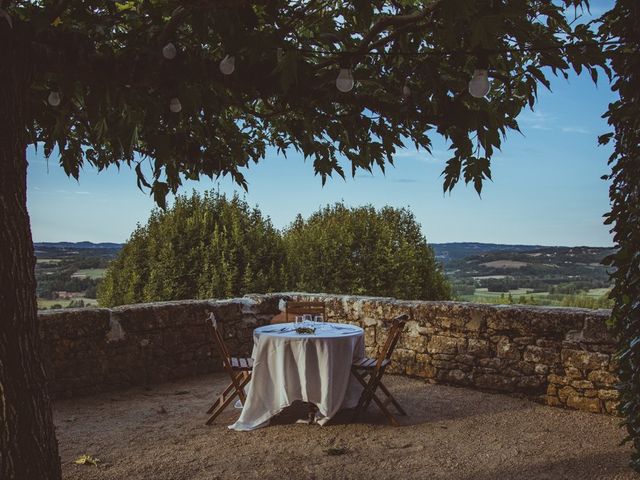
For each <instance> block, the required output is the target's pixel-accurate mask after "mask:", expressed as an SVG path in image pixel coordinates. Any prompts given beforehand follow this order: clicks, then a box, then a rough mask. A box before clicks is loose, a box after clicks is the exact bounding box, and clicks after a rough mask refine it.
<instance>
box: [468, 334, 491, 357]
mask: <svg viewBox="0 0 640 480" xmlns="http://www.w3.org/2000/svg"><path fill="white" fill-rule="evenodd" d="M467 353H470V354H471V355H475V356H477V357H486V356H488V355H489V354H490V353H491V346H490V344H489V342H488V341H487V340H480V339H477V338H470V339H469V341H468V342H467Z"/></svg>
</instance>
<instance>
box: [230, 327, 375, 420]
mask: <svg viewBox="0 0 640 480" xmlns="http://www.w3.org/2000/svg"><path fill="white" fill-rule="evenodd" d="M253 341H254V345H253V353H252V355H251V356H252V358H253V360H254V363H253V374H252V377H251V382H250V383H249V386H248V389H247V400H246V403H245V405H244V407H243V408H242V413H241V414H240V418H239V419H238V421H237V422H236V423H234V424H233V425H230V426H229V428H231V429H233V430H253V429H255V428H260V427H263V426H266V425H268V421H269V419H270V418H271V417H273V416H274V415H276V414H277V413H279V412H280V411H281V410H282V409H283V408H285V407H287V406H289V405H291V404H292V403H293V402H294V401H296V400H302V401H305V402H310V403H313V404H315V405H316V406H317V407H318V411H319V415H318V423H319V424H321V425H323V424H324V423H326V422H327V421H329V420H330V419H331V417H333V416H334V415H335V414H336V413H337V412H338V410H340V409H341V408H351V407H355V406H356V405H357V404H358V399H359V397H360V393H361V392H362V387H361V386H360V384H359V383H358V382H357V380H356V379H355V378H354V377H353V376H351V374H350V372H351V364H352V362H353V360H356V359H358V358H362V357H363V356H364V331H363V330H362V329H361V328H360V327H356V326H353V325H345V324H334V323H323V324H318V325H317V326H316V332H315V333H314V334H310V335H301V334H298V333H296V332H295V330H294V325H293V324H292V323H282V324H276V325H266V326H264V327H260V328H256V329H255V330H254V334H253Z"/></svg>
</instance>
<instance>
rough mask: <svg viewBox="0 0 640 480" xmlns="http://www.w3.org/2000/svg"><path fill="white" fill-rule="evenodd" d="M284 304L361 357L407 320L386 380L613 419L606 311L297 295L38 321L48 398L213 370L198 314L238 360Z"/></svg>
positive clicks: (213, 356)
mask: <svg viewBox="0 0 640 480" xmlns="http://www.w3.org/2000/svg"><path fill="white" fill-rule="evenodd" d="M288 298H295V299H297V300H305V299H307V300H323V301H325V303H326V304H327V316H328V317H329V320H331V321H337V322H346V323H352V324H357V325H360V326H362V327H363V328H364V329H365V340H366V346H367V353H368V354H369V355H374V354H375V352H376V350H377V348H378V347H379V346H380V345H381V344H382V343H383V342H384V340H385V338H386V334H387V326H386V325H385V323H384V320H385V319H390V318H393V317H394V316H396V315H399V314H402V313H406V314H408V315H409V321H408V322H407V326H406V329H405V332H404V334H403V337H402V338H401V340H400V343H399V344H398V346H397V348H396V352H395V362H394V364H393V370H392V371H393V372H394V373H399V374H405V375H410V376H414V377H420V378H424V379H426V380H428V381H430V382H434V383H447V384H453V385H461V386H466V387H471V388H480V389H487V390H494V391H501V392H507V393H516V394H522V395H525V396H527V397H529V398H532V399H535V400H537V401H541V402H544V403H547V404H549V405H554V406H565V407H569V408H577V409H581V410H587V411H590V412H597V413H599V412H602V413H613V412H614V411H615V407H616V402H617V392H616V391H615V390H614V385H615V383H616V381H617V378H616V376H615V374H614V372H615V369H616V365H615V361H614V360H613V353H614V351H615V342H614V340H613V338H611V337H610V336H609V334H608V332H607V329H606V321H607V319H608V317H609V314H610V312H609V311H607V310H597V311H594V310H585V309H569V308H545V307H521V306H501V305H478V304H471V303H455V302H422V301H399V300H394V299H390V298H371V297H352V296H333V295H320V294H318V295H310V294H299V293H290V294H273V295H251V296H247V297H245V298H243V299H233V300H225V301H215V300H211V301H185V302H167V303H156V304H143V305H129V306H124V307H118V308H114V309H78V310H63V311H55V312H41V313H40V319H41V325H42V335H43V337H44V345H45V347H46V351H45V355H46V356H47V358H48V361H47V367H48V374H49V379H50V382H51V389H52V391H53V392H54V394H55V395H56V396H73V395H82V394H87V393H92V392H96V391H104V390H110V389H116V388H122V387H124V386H128V385H140V384H142V385H144V384H146V383H155V382H160V381H165V380H170V379H173V378H180V377H183V376H187V375H194V374H199V373H205V372H211V371H214V370H218V369H219V368H220V361H219V358H218V357H217V352H215V350H214V349H213V347H212V345H211V342H209V340H208V336H207V330H206V325H205V318H206V314H207V312H214V313H215V314H216V316H217V318H218V319H219V320H220V322H221V323H222V325H223V328H224V334H225V338H226V340H227V342H228V345H229V348H230V350H231V351H232V352H234V354H243V355H247V354H249V353H250V351H251V346H252V331H253V329H254V328H255V327H257V326H260V325H263V324H266V323H268V322H269V321H270V320H271V318H272V317H273V316H274V315H276V314H277V313H279V311H280V310H279V306H281V305H282V302H281V300H283V299H288Z"/></svg>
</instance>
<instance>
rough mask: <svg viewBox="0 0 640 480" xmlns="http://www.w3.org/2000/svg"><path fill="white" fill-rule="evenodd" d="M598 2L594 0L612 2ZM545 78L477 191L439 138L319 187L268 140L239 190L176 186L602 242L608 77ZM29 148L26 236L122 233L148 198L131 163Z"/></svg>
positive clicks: (282, 208)
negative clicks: (387, 209)
mask: <svg viewBox="0 0 640 480" xmlns="http://www.w3.org/2000/svg"><path fill="white" fill-rule="evenodd" d="M594 3H595V4H596V5H595V6H596V8H599V7H601V6H600V5H599V4H606V3H609V2H594ZM598 13H600V12H598ZM552 90H553V91H552V92H548V91H543V90H541V91H540V97H539V102H538V104H537V106H536V109H535V111H534V112H530V111H527V112H525V113H523V114H522V115H521V117H520V118H519V122H520V125H521V129H522V132H523V135H520V134H518V133H517V132H511V133H510V134H509V135H508V137H507V139H506V141H505V142H504V144H503V148H502V151H499V152H496V154H495V155H494V158H493V162H492V173H493V182H487V183H486V184H485V186H484V189H483V192H482V198H479V197H478V196H477V194H476V193H475V190H474V189H473V187H472V186H471V185H469V186H468V187H467V186H465V185H464V184H462V183H461V184H460V185H458V186H457V187H456V188H455V189H454V190H453V192H452V194H451V195H449V194H447V195H443V193H442V178H441V177H440V173H441V172H442V169H443V167H444V162H445V161H446V160H447V159H448V158H449V157H448V154H447V146H446V145H445V143H444V142H443V141H442V140H441V139H437V138H436V139H434V145H435V148H434V152H433V155H429V154H428V153H426V152H416V151H415V150H413V149H405V150H402V151H400V152H399V153H398V154H397V156H396V166H395V168H394V167H389V168H388V169H387V172H386V174H382V173H381V172H380V171H375V172H374V174H373V175H368V174H364V173H360V174H358V175H357V176H356V177H355V178H350V177H348V178H347V179H346V180H342V179H341V178H339V177H336V178H334V179H332V180H329V181H328V182H327V184H326V185H325V186H324V187H322V185H321V181H320V177H317V176H314V173H313V166H312V162H311V161H307V162H304V161H303V158H302V157H301V156H300V155H296V154H295V153H293V152H292V153H291V154H289V156H288V158H286V159H285V158H284V157H282V156H278V155H276V154H275V152H270V153H269V154H268V155H267V158H266V159H265V160H264V161H262V162H261V163H259V164H258V165H254V166H252V167H251V168H250V169H249V170H248V171H247V172H246V176H247V179H248V181H249V191H248V193H246V194H245V193H244V192H243V191H242V190H241V189H238V188H237V187H234V185H233V184H232V183H231V181H230V180H228V179H221V180H219V181H211V180H206V181H201V182H199V183H195V182H188V183H187V184H185V186H184V187H183V189H182V191H181V192H182V193H189V192H190V191H191V190H192V189H194V188H195V189H196V190H199V191H204V190H206V189H212V188H214V189H219V190H220V191H221V192H227V193H232V192H233V191H234V190H237V191H238V192H239V193H241V195H243V196H244V197H245V199H246V200H247V202H249V203H250V204H251V205H258V206H259V207H260V209H261V211H262V212H263V213H264V214H266V215H268V216H269V217H270V218H271V220H272V221H273V223H274V225H275V226H276V227H278V228H284V227H286V226H287V225H288V224H289V223H290V222H291V221H292V220H293V218H294V217H295V215H296V214H297V213H301V214H302V215H303V216H308V215H309V214H311V213H312V212H313V211H315V210H317V209H318V208H319V207H321V206H324V205H326V204H328V203H334V202H336V201H344V202H345V203H346V204H348V205H352V206H357V205H365V204H372V205H374V206H376V207H382V206H384V205H392V206H396V207H408V208H409V209H411V210H412V211H413V212H414V214H415V216H416V219H417V220H418V222H419V223H420V224H421V225H422V229H423V232H424V234H425V236H426V237H427V240H428V241H429V242H433V243H440V242H454V241H456V242H462V241H477V242H491V243H510V244H511V243H520V244H538V245H590V246H610V245H611V244H612V240H611V235H610V233H609V229H608V227H606V226H604V225H603V224H602V215H603V214H604V213H605V212H606V211H608V209H609V200H608V187H609V185H608V182H606V181H603V180H601V179H600V177H601V176H602V175H603V174H606V173H607V172H608V167H607V159H608V157H609V155H610V153H611V147H610V146H608V147H598V146H597V136H598V135H599V134H602V133H605V132H607V131H609V129H608V126H607V125H606V121H605V120H603V119H602V118H600V117H601V115H602V113H603V112H604V111H606V109H607V105H608V104H609V103H610V102H611V101H613V100H615V98H616V97H615V95H614V94H613V93H612V92H611V90H610V89H609V86H608V84H607V83H606V81H601V82H600V83H599V85H598V86H597V87H596V86H594V85H593V83H592V82H591V80H590V79H589V78H588V77H587V76H585V75H582V76H580V77H577V76H575V75H572V76H571V77H570V79H569V81H568V82H567V81H565V80H564V79H554V80H553V81H552ZM27 157H28V160H29V171H28V200H27V201H28V208H29V213H30V215H31V228H32V232H33V238H34V241H81V240H89V241H93V242H103V241H109V242H124V241H126V240H127V238H128V237H129V235H130V234H131V232H132V231H133V229H134V228H135V226H136V223H144V222H145V221H146V220H147V218H148V216H149V213H150V211H151V209H152V208H153V207H154V204H153V201H152V199H151V198H150V197H149V196H148V195H146V194H145V193H143V192H141V191H140V190H138V189H137V187H136V182H135V174H134V173H133V172H132V171H130V170H129V169H127V168H124V169H121V170H119V171H118V170H117V169H116V168H109V169H108V170H106V171H103V172H101V173H99V174H98V172H97V170H95V169H93V168H89V167H87V168H85V169H84V170H82V171H81V174H80V180H79V181H76V180H75V179H70V178H67V177H66V175H65V174H64V172H63V170H62V168H61V167H60V166H59V165H58V160H57V158H55V157H53V156H52V157H51V158H50V159H49V161H48V162H47V161H46V160H45V159H44V157H43V155H42V150H41V149H40V150H39V151H38V152H37V153H36V152H35V151H34V150H33V149H31V148H30V149H29V151H28V153H27Z"/></svg>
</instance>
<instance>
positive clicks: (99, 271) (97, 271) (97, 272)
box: [71, 268, 107, 280]
mask: <svg viewBox="0 0 640 480" xmlns="http://www.w3.org/2000/svg"><path fill="white" fill-rule="evenodd" d="M106 271H107V269H106V268H83V269H81V270H78V271H76V272H75V273H74V274H73V275H71V276H72V277H77V278H90V279H92V280H96V279H98V278H103V277H104V273H105V272H106Z"/></svg>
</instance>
